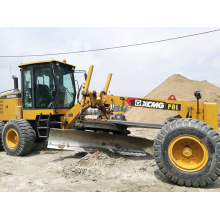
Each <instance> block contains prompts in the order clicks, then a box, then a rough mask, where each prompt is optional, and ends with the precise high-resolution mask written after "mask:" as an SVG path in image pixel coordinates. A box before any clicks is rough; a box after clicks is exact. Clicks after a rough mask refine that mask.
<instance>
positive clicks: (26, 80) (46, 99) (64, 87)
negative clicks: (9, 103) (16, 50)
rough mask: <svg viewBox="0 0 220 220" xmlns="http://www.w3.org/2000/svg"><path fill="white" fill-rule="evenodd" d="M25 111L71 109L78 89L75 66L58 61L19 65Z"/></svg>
mask: <svg viewBox="0 0 220 220" xmlns="http://www.w3.org/2000/svg"><path fill="white" fill-rule="evenodd" d="M19 67H20V68H21V89H22V96H23V97H22V106H23V109H55V108H56V109H70V108H72V107H73V106H74V103H75V97H76V89H75V81H74V70H75V66H73V65H70V64H67V63H66V62H65V60H64V62H60V61H56V60H46V61H39V62H32V63H25V64H21V65H19Z"/></svg>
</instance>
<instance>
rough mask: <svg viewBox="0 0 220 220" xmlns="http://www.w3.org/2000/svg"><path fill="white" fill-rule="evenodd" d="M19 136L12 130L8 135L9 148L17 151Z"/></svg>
mask: <svg viewBox="0 0 220 220" xmlns="http://www.w3.org/2000/svg"><path fill="white" fill-rule="evenodd" d="M18 142H19V136H18V133H17V131H16V130H15V129H13V128H11V129H9V130H8V131H7V133H6V144H7V146H8V147H9V148H11V149H15V148H16V147H17V146H18Z"/></svg>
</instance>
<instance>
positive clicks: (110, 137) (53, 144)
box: [47, 129, 153, 154]
mask: <svg viewBox="0 0 220 220" xmlns="http://www.w3.org/2000/svg"><path fill="white" fill-rule="evenodd" d="M152 146H153V140H148V139H145V138H138V137H132V136H126V135H117V134H109V133H104V132H102V133H96V132H91V131H81V130H74V129H67V130H62V129H51V130H50V135H49V140H48V146H47V147H48V148H52V149H66V150H75V151H79V150H80V151H87V152H91V151H96V150H109V151H112V152H131V153H144V154H145V153H146V151H145V149H146V148H149V147H152Z"/></svg>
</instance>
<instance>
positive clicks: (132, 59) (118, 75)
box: [0, 27, 220, 97]
mask: <svg viewBox="0 0 220 220" xmlns="http://www.w3.org/2000/svg"><path fill="white" fill-rule="evenodd" d="M213 29H217V28H216V27H208V28H205V27H204V28H202V27H199V28H183V27H180V28H164V27H162V28H159V27H158V28H138V27H136V28H119V27H118V28H110V27H106V28H101V27H100V28H92V27H89V28H65V27H62V28H58V27H57V28H56V27H55V28H46V27H44V28H24V27H23V28H18V27H17V28H4V27H2V28H0V48H1V51H0V55H28V54H44V53H59V52H69V51H79V50H88V49H96V48H104V47H111V46H119V45H127V44H135V43H142V42H148V41H154V40H160V39H166V38H171V37H178V36H182V35H187V34H193V33H198V32H203V31H209V30H213ZM219 39H220V32H214V33H210V34H206V35H200V36H195V37H190V38H185V39H179V40H173V41H168V42H162V43H157V44H151V45H142V46H136V47H128V48H123V49H114V50H106V51H98V52H88V53H80V54H68V55H57V56H44V57H24V58H0V77H1V79H2V80H1V81H0V86H1V91H2V90H7V89H10V88H12V87H13V81H12V79H11V78H10V77H11V75H16V76H18V77H19V76H20V72H19V68H18V67H17V66H18V65H19V64H20V63H25V62H30V61H37V60H46V59H52V58H53V59H58V60H63V59H66V60H67V62H68V63H71V64H74V65H76V68H77V69H85V70H88V68H89V65H94V72H93V78H92V81H91V87H90V89H91V90H101V89H102V88H103V87H104V84H105V80H106V78H107V76H108V73H113V78H112V81H111V85H110V88H109V90H110V92H111V93H112V94H114V95H125V96H137V97H143V96H145V95H146V94H147V93H149V92H150V91H151V90H152V89H154V88H155V87H156V86H158V85H159V84H160V83H162V82H163V81H164V80H165V79H166V78H167V77H169V76H171V75H173V74H175V73H179V74H181V75H183V76H186V77H188V78H190V79H193V80H208V81H209V82H211V83H213V84H215V85H217V86H220V78H219V71H220V40H219ZM10 66H11V71H10ZM76 78H77V79H79V80H80V81H81V83H82V82H83V77H79V74H78V75H77V76H76Z"/></svg>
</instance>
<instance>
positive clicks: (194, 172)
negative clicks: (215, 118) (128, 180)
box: [154, 119, 220, 187]
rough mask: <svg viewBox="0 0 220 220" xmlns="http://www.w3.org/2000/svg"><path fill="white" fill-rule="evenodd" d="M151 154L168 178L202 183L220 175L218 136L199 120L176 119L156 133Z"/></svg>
mask: <svg viewBox="0 0 220 220" xmlns="http://www.w3.org/2000/svg"><path fill="white" fill-rule="evenodd" d="M154 157H155V160H156V163H157V165H158V167H159V169H160V170H161V171H162V173H163V174H164V175H165V176H166V177H167V178H168V179H169V180H170V181H171V182H173V183H175V184H178V185H181V186H187V187H191V186H192V187H204V186H207V185H209V184H212V183H213V182H214V181H215V180H217V179H218V177H219V176H220V136H219V134H218V133H217V132H216V131H215V130H214V129H213V128H212V127H210V126H209V125H207V124H206V123H204V122H202V121H199V120H195V119H178V120H175V121H173V122H170V123H169V124H167V125H165V126H164V127H163V128H162V129H161V130H160V132H159V133H158V135H157V137H156V139H155V142H154Z"/></svg>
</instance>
